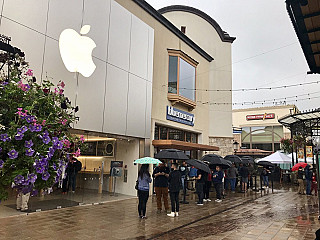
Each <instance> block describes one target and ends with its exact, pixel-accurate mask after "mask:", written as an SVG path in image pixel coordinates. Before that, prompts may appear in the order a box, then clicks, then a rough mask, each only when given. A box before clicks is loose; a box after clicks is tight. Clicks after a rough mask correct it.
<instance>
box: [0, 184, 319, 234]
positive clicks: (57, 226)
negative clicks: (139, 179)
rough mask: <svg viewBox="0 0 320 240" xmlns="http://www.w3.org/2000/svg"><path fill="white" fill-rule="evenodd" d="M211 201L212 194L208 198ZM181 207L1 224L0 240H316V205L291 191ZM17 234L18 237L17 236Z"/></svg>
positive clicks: (113, 207) (92, 209)
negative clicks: (172, 212)
mask: <svg viewBox="0 0 320 240" xmlns="http://www.w3.org/2000/svg"><path fill="white" fill-rule="evenodd" d="M211 195H212V198H213V196H214V193H211ZM188 201H189V202H190V203H189V204H184V205H181V211H180V216H179V217H176V218H169V217H168V216H166V214H165V213H161V214H157V213H156V200H155V198H154V197H153V198H150V200H149V202H148V207H147V216H148V219H146V220H141V219H139V218H138V216H137V199H127V200H122V201H117V202H110V203H104V204H99V205H95V206H78V207H71V208H65V209H59V210H53V211H47V212H40V213H33V214H30V215H28V216H16V217H9V218H2V219H0V239H6V240H10V239H58V238H61V239H224V240H228V239H237V240H238V239H290V240H292V239H314V238H315V235H314V232H315V231H316V230H317V229H318V228H320V224H319V221H318V220H317V217H318V203H317V202H318V199H317V197H314V196H306V195H298V194H297V193H296V192H294V191H292V189H290V188H284V187H281V188H280V189H278V190H275V191H274V193H271V191H269V192H268V191H263V192H262V193H261V192H258V193H256V192H249V193H247V194H242V193H235V194H232V193H228V196H227V197H226V199H224V201H223V202H222V203H216V202H214V201H212V202H207V203H206V204H205V205H204V206H197V205H196V204H195V201H196V195H195V194H193V193H190V195H189V196H188ZM17 229H19V231H17Z"/></svg>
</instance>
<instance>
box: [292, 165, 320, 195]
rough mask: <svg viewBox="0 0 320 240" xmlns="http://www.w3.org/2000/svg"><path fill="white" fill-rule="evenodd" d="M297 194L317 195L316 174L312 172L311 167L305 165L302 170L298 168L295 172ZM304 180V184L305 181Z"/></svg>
mask: <svg viewBox="0 0 320 240" xmlns="http://www.w3.org/2000/svg"><path fill="white" fill-rule="evenodd" d="M297 180H298V194H306V195H313V192H314V194H315V196H317V195H318V182H317V176H316V172H315V171H313V167H312V166H311V165H307V166H306V167H305V168H304V169H303V168H302V167H299V169H298V172H297ZM304 180H306V183H305V181H304Z"/></svg>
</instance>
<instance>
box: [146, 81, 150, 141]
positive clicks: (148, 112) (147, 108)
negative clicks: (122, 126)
mask: <svg viewBox="0 0 320 240" xmlns="http://www.w3.org/2000/svg"><path fill="white" fill-rule="evenodd" d="M146 91H147V93H146V94H147V95H146V129H145V137H146V138H150V135H151V108H152V83H150V82H146Z"/></svg>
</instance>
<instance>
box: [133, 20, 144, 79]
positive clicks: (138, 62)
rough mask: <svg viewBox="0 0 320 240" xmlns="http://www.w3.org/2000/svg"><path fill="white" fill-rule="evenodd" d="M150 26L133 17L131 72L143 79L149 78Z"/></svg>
mask: <svg viewBox="0 0 320 240" xmlns="http://www.w3.org/2000/svg"><path fill="white" fill-rule="evenodd" d="M148 28H149V27H148V25H147V24H145V23H144V22H142V21H141V20H140V19H139V18H137V17H136V16H134V15H132V27H131V45H130V72H131V73H133V74H135V75H138V76H139V77H141V78H144V79H147V77H148V73H147V71H148V64H147V61H148V48H149V47H148V44H149V43H148V42H149V41H148V37H149V36H148V35H149V33H148Z"/></svg>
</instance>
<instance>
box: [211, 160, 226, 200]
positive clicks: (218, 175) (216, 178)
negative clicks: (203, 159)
mask: <svg viewBox="0 0 320 240" xmlns="http://www.w3.org/2000/svg"><path fill="white" fill-rule="evenodd" d="M223 175H224V174H223V172H222V171H221V167H220V166H216V171H215V172H214V173H213V174H212V181H213V185H214V188H215V189H216V194H217V199H216V200H215V201H216V202H222V200H221V190H222V179H223Z"/></svg>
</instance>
